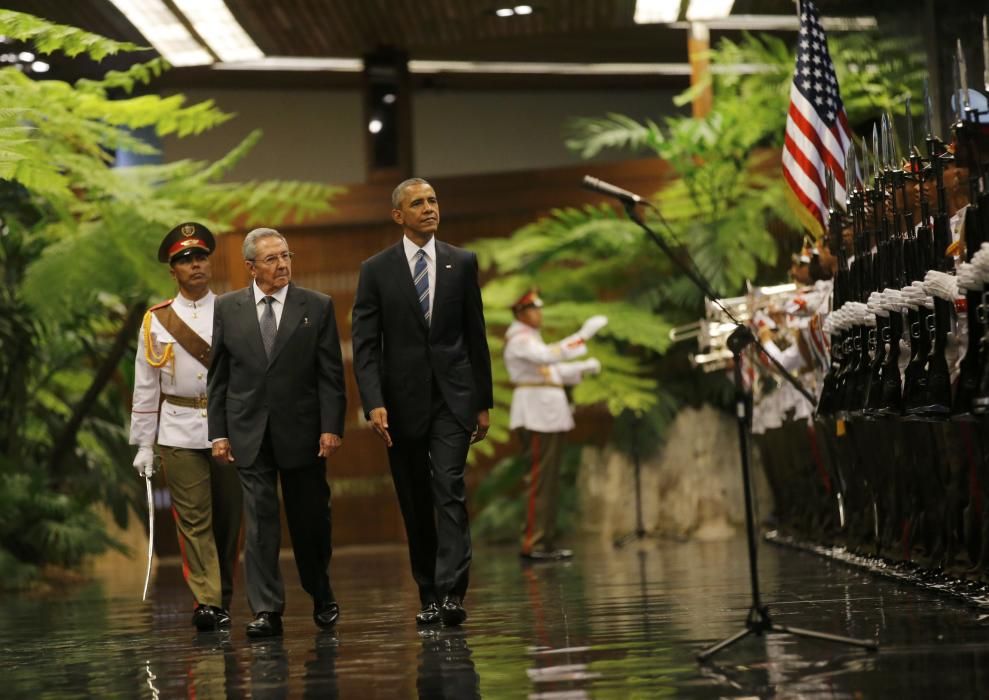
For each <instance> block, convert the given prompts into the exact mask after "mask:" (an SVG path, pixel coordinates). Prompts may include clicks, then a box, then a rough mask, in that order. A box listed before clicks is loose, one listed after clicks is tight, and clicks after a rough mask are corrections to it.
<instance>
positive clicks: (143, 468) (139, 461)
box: [134, 445, 155, 477]
mask: <svg viewBox="0 0 989 700" xmlns="http://www.w3.org/2000/svg"><path fill="white" fill-rule="evenodd" d="M134 468H135V469H136V470H137V474H138V476H143V477H148V476H152V475H153V474H154V473H155V453H154V451H153V450H152V449H151V445H141V446H140V447H139V448H137V455H136V456H135V457H134Z"/></svg>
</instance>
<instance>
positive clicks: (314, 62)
mask: <svg viewBox="0 0 989 700" xmlns="http://www.w3.org/2000/svg"><path fill="white" fill-rule="evenodd" d="M213 69H214V70H284V71H330V72H334V73H361V72H363V70H364V62H363V61H361V59H359V58H308V57H305V56H265V57H264V58H259V59H258V60H256V61H237V62H236V63H214V64H213Z"/></svg>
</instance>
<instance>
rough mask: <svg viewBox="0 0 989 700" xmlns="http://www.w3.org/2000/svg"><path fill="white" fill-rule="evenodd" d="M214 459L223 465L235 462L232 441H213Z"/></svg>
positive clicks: (222, 439)
mask: <svg viewBox="0 0 989 700" xmlns="http://www.w3.org/2000/svg"><path fill="white" fill-rule="evenodd" d="M213 459H215V460H216V461H217V462H220V463H221V464H224V463H230V462H233V461H234V453H233V452H232V451H231V450H230V441H229V440H227V439H226V438H220V439H219V440H214V441H213Z"/></svg>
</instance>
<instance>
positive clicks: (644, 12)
mask: <svg viewBox="0 0 989 700" xmlns="http://www.w3.org/2000/svg"><path fill="white" fill-rule="evenodd" d="M679 15H680V0H636V2H635V23H636V24H667V23H669V22H676V19H677V17H678V16H679Z"/></svg>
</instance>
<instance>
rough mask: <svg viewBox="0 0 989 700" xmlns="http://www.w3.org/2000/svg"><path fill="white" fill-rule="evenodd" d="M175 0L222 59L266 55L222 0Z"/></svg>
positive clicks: (236, 59) (253, 58) (242, 59)
mask: <svg viewBox="0 0 989 700" xmlns="http://www.w3.org/2000/svg"><path fill="white" fill-rule="evenodd" d="M172 1H173V2H174V3H175V5H176V6H177V7H178V8H179V10H180V11H181V12H182V14H184V15H185V16H186V18H187V19H188V20H189V22H190V23H191V24H192V26H193V27H194V28H195V30H196V33H197V34H199V36H201V37H202V38H203V41H205V42H206V43H207V45H209V47H210V48H211V49H213V53H215V54H216V55H217V56H219V57H220V60H221V61H253V60H255V59H258V58H261V57H262V56H264V52H263V51H261V49H259V48H258V46H257V44H255V43H254V41H253V40H252V39H251V37H249V36H248V35H247V32H245V31H244V28H243V27H241V26H240V24H238V23H237V20H236V19H234V16H233V15H232V14H230V10H229V9H228V8H227V6H226V5H225V4H224V2H223V0H172Z"/></svg>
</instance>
